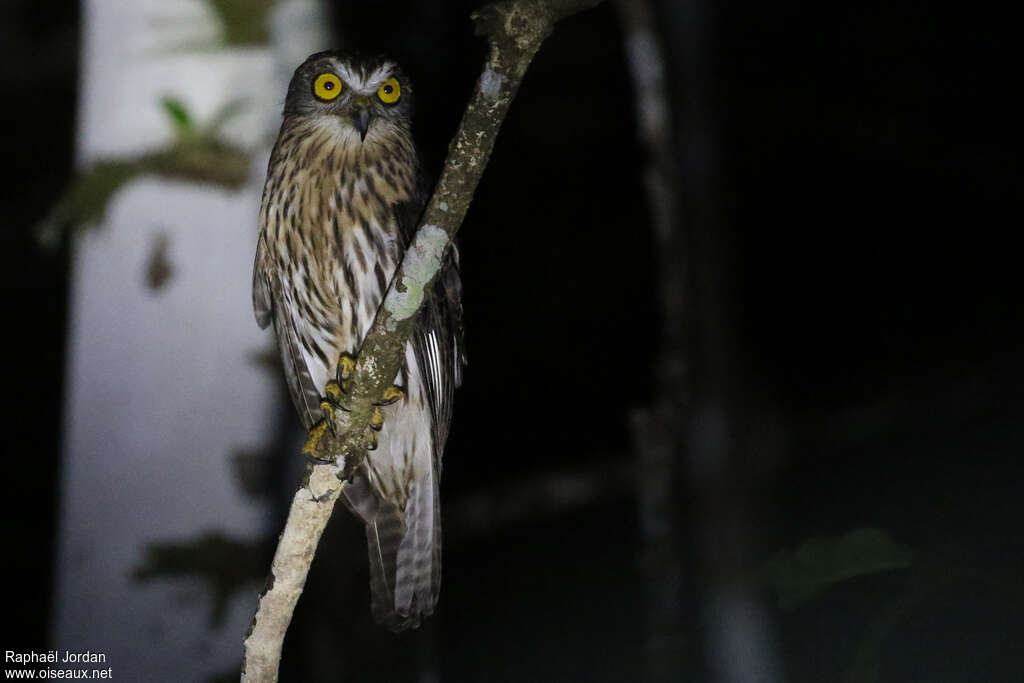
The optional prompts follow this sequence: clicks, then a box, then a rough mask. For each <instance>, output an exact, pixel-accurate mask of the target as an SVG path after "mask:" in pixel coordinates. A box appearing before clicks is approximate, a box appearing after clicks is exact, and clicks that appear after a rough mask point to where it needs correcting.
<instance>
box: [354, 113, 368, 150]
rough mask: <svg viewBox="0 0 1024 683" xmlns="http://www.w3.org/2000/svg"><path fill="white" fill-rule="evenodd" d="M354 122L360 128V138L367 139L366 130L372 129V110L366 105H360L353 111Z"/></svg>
mask: <svg viewBox="0 0 1024 683" xmlns="http://www.w3.org/2000/svg"><path fill="white" fill-rule="evenodd" d="M352 123H354V124H356V128H357V129H358V130H359V140H360V142H362V141H363V140H365V139H366V131H368V130H369V129H370V110H369V109H368V108H366V107H359V108H358V109H356V110H355V112H353V113H352Z"/></svg>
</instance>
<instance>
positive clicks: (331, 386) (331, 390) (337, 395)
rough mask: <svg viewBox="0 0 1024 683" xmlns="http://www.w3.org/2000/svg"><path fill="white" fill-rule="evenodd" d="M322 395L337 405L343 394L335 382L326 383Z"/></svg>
mask: <svg viewBox="0 0 1024 683" xmlns="http://www.w3.org/2000/svg"><path fill="white" fill-rule="evenodd" d="M324 393H325V394H326V395H327V398H329V399H331V400H332V401H334V402H335V403H337V402H338V401H340V400H341V395H342V394H343V393H345V392H344V391H342V389H341V385H340V384H338V383H337V382H328V383H327V385H326V386H324Z"/></svg>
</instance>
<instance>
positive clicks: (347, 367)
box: [337, 353, 356, 386]
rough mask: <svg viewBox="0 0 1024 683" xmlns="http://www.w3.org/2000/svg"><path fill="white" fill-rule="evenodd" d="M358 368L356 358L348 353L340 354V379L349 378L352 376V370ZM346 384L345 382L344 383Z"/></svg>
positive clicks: (338, 373)
mask: <svg viewBox="0 0 1024 683" xmlns="http://www.w3.org/2000/svg"><path fill="white" fill-rule="evenodd" d="M355 369H356V359H355V358H353V357H352V356H351V355H349V354H347V353H343V354H341V355H339V356H338V372H337V375H338V380H339V383H340V381H341V380H344V379H348V378H349V377H351V376H352V371H353V370H355ZM342 386H344V384H342Z"/></svg>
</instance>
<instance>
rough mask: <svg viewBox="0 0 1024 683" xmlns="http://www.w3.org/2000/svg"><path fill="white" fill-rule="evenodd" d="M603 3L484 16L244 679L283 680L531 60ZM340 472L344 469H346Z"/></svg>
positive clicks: (529, 1)
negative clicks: (436, 172) (310, 584)
mask: <svg viewBox="0 0 1024 683" xmlns="http://www.w3.org/2000/svg"><path fill="white" fill-rule="evenodd" d="M598 2H599V0H512V1H509V2H500V3H496V4H493V5H489V6H487V7H484V8H482V9H480V10H478V11H477V12H476V13H475V14H474V20H475V21H476V30H477V33H478V34H480V35H486V36H487V39H488V42H489V44H490V52H489V54H488V57H487V61H486V63H485V64H484V69H483V72H482V73H481V75H480V78H479V79H478V81H477V84H476V89H475V91H474V93H473V96H472V98H471V100H470V102H469V105H468V106H467V107H466V112H465V114H464V115H463V118H462V123H461V124H460V126H459V130H458V131H457V132H456V134H455V138H454V139H453V140H452V143H451V145H450V147H449V149H448V158H447V160H446V161H445V166H444V170H443V171H442V174H441V178H440V180H439V181H438V185H437V188H436V189H435V190H434V195H433V197H432V198H431V200H430V203H429V204H428V205H427V209H426V211H425V212H424V214H423V217H422V219H421V220H420V227H419V229H418V230H417V232H416V235H415V237H414V239H413V242H412V244H411V245H410V247H409V249H408V250H407V251H406V254H405V256H404V258H403V260H402V264H401V266H400V267H399V270H398V272H397V273H396V275H395V277H394V279H393V280H392V282H391V286H390V288H389V289H388V292H387V294H386V296H385V298H384V303H383V305H382V306H381V307H380V309H379V310H378V311H377V317H376V319H375V320H374V323H373V326H372V327H371V328H370V331H369V333H368V334H367V335H366V338H365V339H364V340H363V344H362V347H361V349H360V352H359V358H358V361H357V363H356V368H355V370H354V371H353V376H352V379H351V388H350V389H349V400H350V402H351V403H350V405H349V407H350V412H343V411H337V412H336V413H335V415H336V420H335V425H334V426H335V433H336V434H338V435H339V436H337V437H329V438H325V439H323V440H321V442H320V445H321V448H319V449H318V451H317V453H316V454H315V455H316V456H317V457H319V458H321V459H323V460H325V461H335V462H337V465H335V464H324V465H316V466H311V467H310V468H309V470H308V472H307V476H306V480H305V481H304V482H303V484H302V485H301V486H300V487H299V490H298V491H297V492H296V493H295V498H294V499H293V501H292V506H291V509H290V511H289V514H288V522H287V524H286V525H285V529H284V532H283V533H282V534H281V539H280V541H279V543H278V547H277V552H276V553H275V555H274V560H273V564H272V566H271V572H270V576H269V578H268V580H267V588H266V590H265V591H264V593H263V595H262V596H261V597H260V603H259V607H258V608H257V611H256V615H255V616H254V617H253V622H252V625H251V626H250V629H249V634H248V636H247V637H246V639H245V660H244V662H243V665H242V681H276V680H277V671H278V665H279V662H280V658H281V647H282V645H283V642H284V635H285V632H286V631H287V629H288V625H289V623H290V622H291V617H292V612H293V611H294V609H295V604H296V602H297V601H298V598H299V595H300V594H301V592H302V588H303V585H304V584H305V580H306V574H307V573H308V571H309V565H310V562H311V561H312V559H313V556H314V554H315V552H316V546H317V543H318V542H319V539H320V535H321V534H322V533H323V529H324V527H325V526H326V524H327V521H328V520H329V519H330V516H331V511H332V510H333V509H334V504H335V502H336V501H337V497H338V493H339V492H340V489H341V486H342V483H341V481H340V479H339V473H340V474H341V475H342V478H343V477H344V475H345V473H348V472H351V471H352V470H353V468H354V467H355V466H357V465H358V464H359V463H360V462H361V461H362V458H364V457H366V445H367V444H366V442H365V431H366V427H367V425H368V424H369V420H370V416H371V412H372V406H373V403H374V402H375V401H378V400H380V399H381V397H382V396H383V394H384V390H385V389H386V388H387V387H388V386H389V385H390V384H391V383H392V382H393V381H394V378H395V376H396V375H397V374H398V370H399V369H400V367H401V364H402V361H403V359H404V356H405V354H404V351H405V346H406V343H407V342H408V340H409V337H410V336H411V334H412V331H413V328H414V325H415V321H416V315H417V313H418V311H419V308H420V305H421V303H422V301H423V296H424V292H425V291H429V288H430V286H431V284H432V283H433V281H434V278H435V277H436V276H437V273H438V271H439V270H440V267H441V263H442V259H443V256H444V253H445V250H446V249H447V248H448V245H449V243H450V242H451V239H452V237H453V236H454V235H455V233H456V231H457V230H458V229H459V226H460V225H461V224H462V219H463V218H464V217H465V215H466V211H467V210H468V208H469V203H470V201H471V200H472V198H473V192H474V190H475V189H476V186H477V183H478V182H479V180H480V176H481V175H482V173H483V170H484V168H485V167H486V165H487V160H488V159H489V157H490V154H491V150H492V148H493V147H494V140H495V138H496V137H497V134H498V130H499V128H500V127H501V123H502V121H503V120H504V118H505V115H506V113H507V112H508V108H509V105H511V103H512V99H513V98H514V97H515V94H516V91H517V90H518V88H519V84H520V83H521V82H522V78H523V75H524V74H525V73H526V69H527V67H529V65H530V61H531V60H532V59H533V56H534V54H536V52H537V49H538V48H539V47H540V44H541V43H542V42H543V41H544V39H545V38H546V37H547V36H548V35H549V34H550V32H551V30H552V27H553V26H554V24H555V22H556V21H558V20H559V19H561V18H563V17H566V16H569V15H571V14H574V13H576V12H579V11H582V10H584V9H587V8H589V7H592V6H594V5H596V4H597V3H598ZM339 471H340V472H339Z"/></svg>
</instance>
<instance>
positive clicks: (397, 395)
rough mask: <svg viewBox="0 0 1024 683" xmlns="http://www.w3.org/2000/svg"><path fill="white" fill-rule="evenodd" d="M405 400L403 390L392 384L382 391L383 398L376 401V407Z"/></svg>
mask: <svg viewBox="0 0 1024 683" xmlns="http://www.w3.org/2000/svg"><path fill="white" fill-rule="evenodd" d="M403 398H405V390H404V389H402V387H400V386H398V385H397V384H392V385H391V386H390V387H388V388H387V389H385V390H384V397H383V398H381V400H379V401H377V403H376V404H374V405H378V406H389V405H391V404H392V403H394V402H396V401H400V400H402V399H403Z"/></svg>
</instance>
